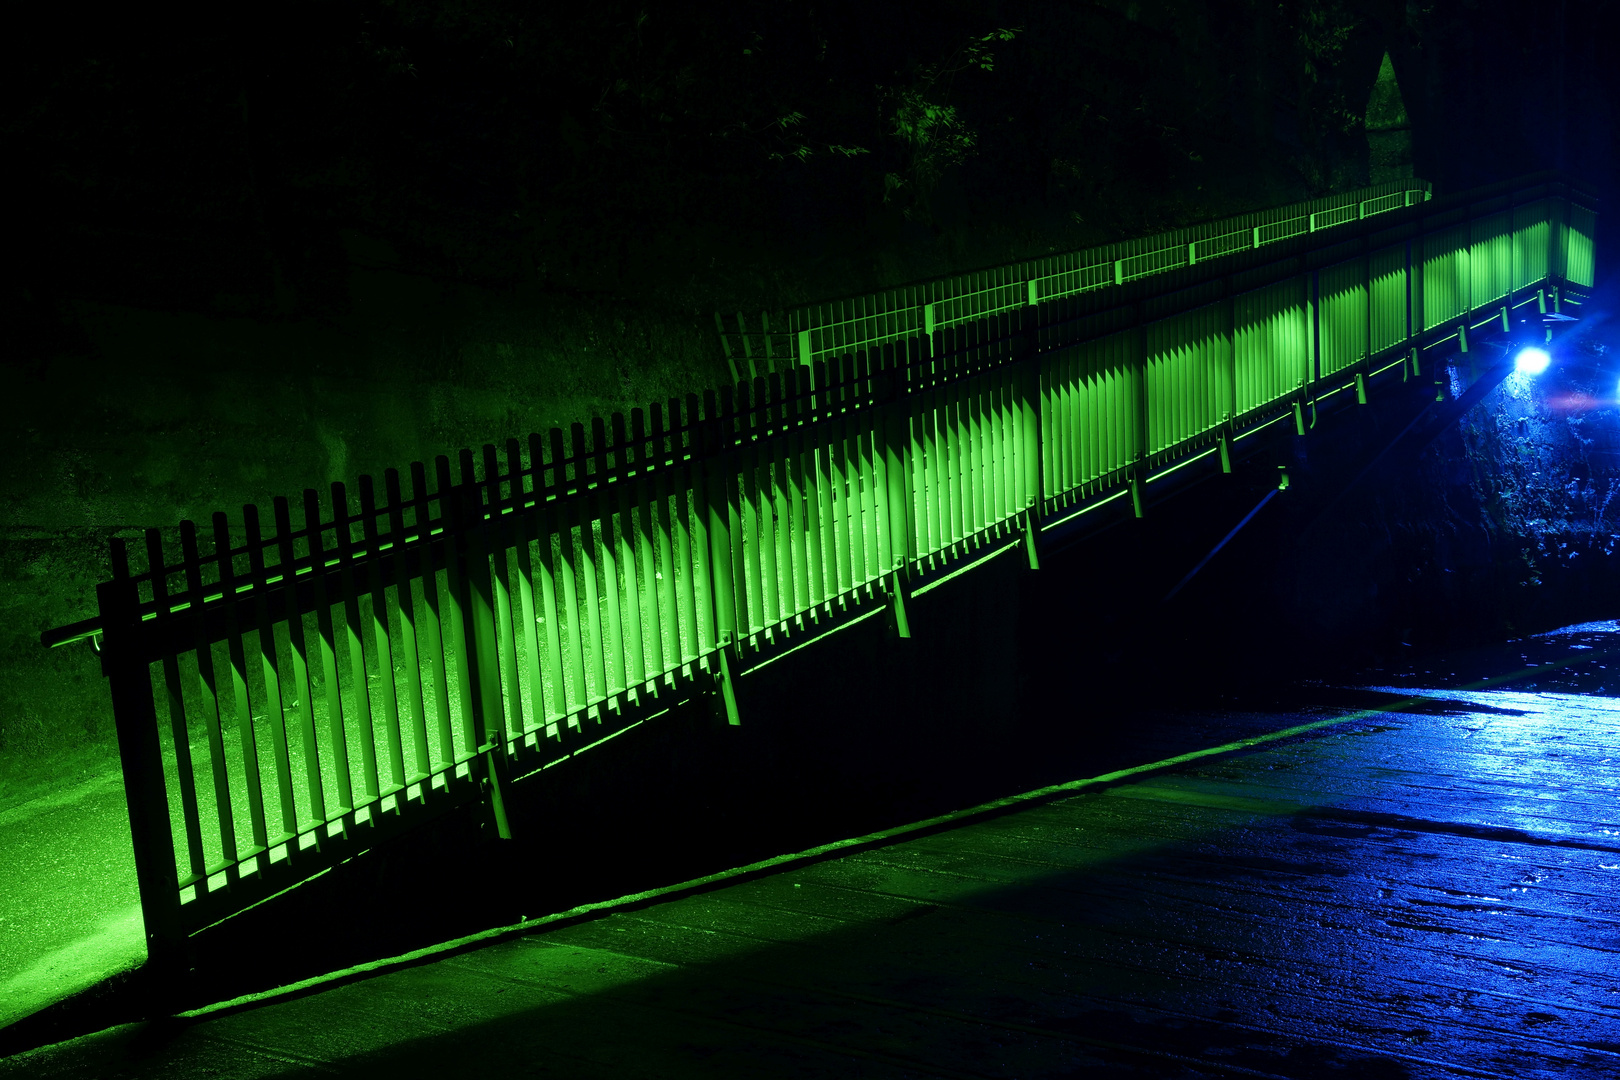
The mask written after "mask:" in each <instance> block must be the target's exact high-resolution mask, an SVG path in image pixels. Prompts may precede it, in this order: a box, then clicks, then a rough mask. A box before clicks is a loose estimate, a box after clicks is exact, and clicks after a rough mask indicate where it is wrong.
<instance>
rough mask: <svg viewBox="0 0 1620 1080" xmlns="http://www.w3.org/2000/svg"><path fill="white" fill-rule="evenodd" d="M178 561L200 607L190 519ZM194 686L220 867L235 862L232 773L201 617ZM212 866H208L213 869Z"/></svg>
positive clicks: (189, 596)
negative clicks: (203, 743) (226, 752)
mask: <svg viewBox="0 0 1620 1080" xmlns="http://www.w3.org/2000/svg"><path fill="white" fill-rule="evenodd" d="M180 560H181V563H182V565H183V566H184V568H185V575H186V593H185V596H186V602H187V604H188V605H189V606H190V607H193V608H195V607H199V606H201V605H202V602H203V595H204V593H203V583H202V572H201V571H202V560H201V559H200V558H199V557H198V554H197V526H196V524H195V523H194V522H191V521H182V522H181V523H180ZM196 631H197V632H196V646H195V655H196V658H197V689H198V690H199V692H200V695H201V696H200V702H201V704H202V724H203V738H204V739H205V740H206V745H207V747H208V764H209V774H210V777H209V778H210V780H211V781H212V783H213V789H214V809H215V812H216V814H217V818H216V822H217V824H218V826H219V849H220V855H221V861H220V863H219V864H217V865H219V866H226V865H230V864H232V863H235V862H236V815H235V814H234V813H233V811H232V808H231V773H230V769H229V767H228V766H227V765H226V763H225V740H224V738H223V736H222V734H221V732H220V721H219V684H218V682H217V681H216V679H215V675H214V650H213V646H212V645H211V644H210V643H209V641H208V639H207V637H206V636H204V633H203V624H202V621H201V620H196ZM213 869H214V867H213V866H210V867H209V871H210V872H212V871H213Z"/></svg>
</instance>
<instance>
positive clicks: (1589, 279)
mask: <svg viewBox="0 0 1620 1080" xmlns="http://www.w3.org/2000/svg"><path fill="white" fill-rule="evenodd" d="M1566 244H1567V248H1566V250H1567V254H1566V255H1565V263H1564V277H1566V278H1568V279H1569V281H1570V283H1571V284H1573V285H1583V286H1586V287H1587V288H1591V286H1592V283H1593V282H1594V281H1595V280H1597V278H1596V274H1597V256H1596V251H1597V214H1596V213H1594V212H1593V211H1591V210H1589V209H1587V208H1586V207H1584V206H1575V205H1571V206H1570V208H1569V226H1568V239H1567V241H1566Z"/></svg>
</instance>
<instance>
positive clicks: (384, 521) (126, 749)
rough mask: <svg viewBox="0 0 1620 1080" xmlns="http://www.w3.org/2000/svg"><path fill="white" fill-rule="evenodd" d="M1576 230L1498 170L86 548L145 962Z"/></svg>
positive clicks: (1219, 443) (1467, 294) (1104, 479)
mask: <svg viewBox="0 0 1620 1080" xmlns="http://www.w3.org/2000/svg"><path fill="white" fill-rule="evenodd" d="M1595 221H1596V218H1595V213H1594V211H1593V205H1592V200H1590V199H1589V198H1587V197H1586V196H1584V195H1581V194H1580V193H1579V192H1575V191H1571V190H1570V189H1569V188H1568V187H1567V186H1566V185H1565V184H1564V183H1563V182H1561V181H1557V180H1553V179H1547V178H1543V177H1534V178H1526V179H1525V180H1521V181H1518V182H1516V183H1515V184H1512V185H1503V186H1501V187H1499V188H1496V189H1490V190H1487V191H1484V192H1477V193H1470V194H1469V195H1467V196H1457V197H1452V198H1448V199H1442V200H1437V201H1435V202H1434V203H1430V204H1422V205H1415V206H1412V207H1410V208H1408V209H1407V210H1405V211H1404V212H1403V213H1401V214H1394V215H1388V216H1387V217H1384V218H1381V219H1380V220H1379V221H1377V222H1371V221H1365V220H1364V221H1362V223H1361V225H1360V227H1359V229H1358V230H1355V231H1354V234H1353V235H1345V234H1344V233H1342V232H1335V233H1333V234H1324V235H1323V236H1317V235H1315V234H1307V235H1305V236H1301V237H1296V238H1294V239H1293V240H1290V241H1284V242H1279V243H1278V244H1276V245H1274V246H1272V247H1270V248H1267V249H1263V250H1260V251H1251V252H1249V253H1248V254H1246V255H1243V256H1241V257H1234V258H1233V259H1231V260H1227V261H1225V262H1223V263H1222V264H1220V266H1219V267H1215V266H1206V265H1202V264H1193V265H1190V266H1184V267H1182V268H1180V269H1179V270H1177V271H1173V272H1167V273H1165V274H1160V275H1157V276H1155V277H1154V278H1151V279H1147V280H1142V281H1138V282H1135V283H1127V284H1125V285H1124V286H1122V287H1121V288H1119V289H1117V290H1108V291H1099V292H1092V293H1074V294H1070V295H1067V296H1064V297H1061V298H1057V299H1052V300H1046V301H1043V302H1042V303H1040V304H1039V305H1037V306H1036V307H1034V308H1031V307H1028V306H1027V305H1025V306H1022V307H1014V308H1009V309H1006V310H1002V311H996V312H993V313H991V314H989V315H986V316H983V317H980V318H977V319H975V320H973V321H971V322H959V323H956V324H954V325H949V326H940V327H936V328H935V329H934V330H933V332H932V333H930V334H928V335H926V336H924V335H913V336H910V337H906V338H902V339H900V340H896V341H891V342H888V343H885V344H883V345H881V346H879V347H876V348H873V349H868V350H864V351H859V352H856V353H851V354H836V355H833V356H831V357H830V358H828V359H816V360H813V361H812V363H811V364H809V365H797V364H796V365H794V366H791V367H788V368H786V369H785V370H778V371H774V372H771V373H770V374H769V375H762V376H760V377H756V378H753V379H750V380H745V381H741V382H739V383H738V384H737V385H735V386H727V387H723V388H721V389H720V390H719V391H717V392H715V391H711V392H708V393H705V394H704V395H702V396H701V397H699V396H698V395H688V396H687V397H686V398H684V399H671V400H670V401H668V402H667V403H664V404H661V405H653V406H651V407H650V408H648V409H646V410H641V409H637V410H634V411H633V412H632V413H631V415H630V416H629V417H628V418H626V417H624V416H623V415H621V414H614V415H613V416H612V417H611V418H610V419H609V420H607V421H603V420H601V419H596V420H593V421H592V422H591V424H590V425H589V428H588V429H587V427H586V426H585V425H581V424H575V425H573V427H572V429H571V430H570V431H569V432H567V433H564V432H563V431H561V430H557V429H553V430H552V431H551V432H549V433H548V435H547V436H545V437H542V436H540V435H531V436H529V437H528V439H527V440H525V441H521V442H520V441H518V440H515V439H514V440H511V441H508V442H507V443H506V444H505V446H504V447H496V446H493V445H486V446H484V447H483V448H482V450H481V452H480V453H478V454H474V453H473V452H472V451H470V450H468V451H462V452H461V453H460V455H459V457H458V460H457V461H456V462H455V467H454V469H452V463H451V461H450V460H449V459H448V458H445V457H440V458H438V459H437V460H436V461H435V462H434V463H433V467H432V468H431V469H429V468H428V467H427V466H426V465H424V464H422V463H417V464H413V465H411V466H410V467H409V469H408V470H406V473H405V474H403V475H402V474H401V473H399V472H396V471H394V470H389V471H388V472H387V473H386V474H385V475H384V477H383V480H382V483H381V484H380V485H379V484H377V483H376V481H374V480H373V479H372V478H370V477H361V478H360V480H359V483H358V485H357V486H356V489H355V490H354V491H350V490H349V488H348V487H346V486H345V485H344V484H342V483H335V484H333V485H331V487H330V489H329V490H327V491H324V492H316V491H306V492H304V494H303V497H302V499H301V501H300V502H299V504H298V505H296V506H295V505H293V504H292V503H291V502H289V501H288V500H286V499H277V500H275V502H274V504H273V506H272V507H271V511H270V514H269V515H268V517H267V518H266V517H265V516H263V515H261V512H260V510H259V509H258V508H257V507H255V506H251V505H250V506H247V507H244V508H243V510H242V512H241V514H240V515H239V516H234V517H233V516H231V515H227V514H223V513H221V514H215V515H214V516H213V519H212V521H211V522H210V524H209V527H207V528H199V527H197V526H196V525H194V524H192V523H190V522H183V523H182V524H181V525H180V527H179V529H178V530H176V531H175V532H174V533H165V532H164V531H162V530H156V529H153V530H147V531H146V533H145V535H144V537H143V542H142V543H140V544H136V545H133V546H132V545H128V544H126V543H125V542H124V541H122V540H115V541H114V543H113V549H112V567H113V576H112V580H110V581H108V582H106V583H103V584H102V585H100V586H99V587H98V600H99V604H100V615H99V617H98V620H96V625H95V627H94V628H93V629H94V631H95V632H100V633H102V634H103V635H104V638H105V644H104V646H103V653H102V656H103V662H104V664H105V666H106V671H107V674H108V676H109V679H110V682H111V689H112V694H113V701H114V712H115V719H116V721H117V726H118V732H119V739H120V750H121V755H122V759H123V763H124V768H125V780H126V787H127V791H128V797H129V804H130V816H131V824H132V828H133V831H134V834H135V840H136V860H137V873H138V876H139V879H140V882H141V891H142V902H143V907H144V909H145V911H146V918H147V928H148V934H149V940H150V941H151V942H152V947H153V949H154V955H156V953H157V952H158V951H159V950H163V949H168V950H171V951H172V950H174V949H178V948H180V947H181V946H182V945H183V942H184V940H185V938H186V937H187V936H188V935H190V934H194V933H196V932H198V931H200V930H202V929H204V928H206V927H208V926H209V925H211V924H212V923H214V922H217V921H219V920H220V919H223V918H226V917H228V916H230V915H232V914H233V913H235V912H238V911H240V910H242V909H243V908H245V907H247V906H250V905H252V904H254V903H256V902H258V901H259V900H261V899H263V898H265V897H267V896H270V895H272V894H274V893H275V892H277V891H279V890H281V889H284V888H286V887H287V886H289V885H291V884H295V883H297V882H298V881H301V880H304V879H306V878H308V877H310V876H311V875H313V874H315V873H318V872H320V871H322V870H324V869H326V868H327V867H330V866H332V865H334V864H335V863H336V862H337V861H341V860H342V859H343V858H346V857H348V856H349V855H350V854H353V853H354V852H356V851H358V850H363V849H364V848H365V847H368V846H370V845H371V844H373V843H375V842H376V841H377V840H378V839H380V838H382V837H385V836H387V835H390V834H392V833H395V832H398V831H400V830H403V829H406V828H409V827H412V826H414V825H416V824H418V823H420V822H422V821H425V820H426V819H427V818H429V817H431V816H432V815H434V814H437V813H439V812H442V811H443V810H445V809H448V808H450V807H452V806H455V805H458V804H461V803H465V802H468V801H471V800H484V801H485V802H487V803H488V804H489V806H490V809H491V813H492V814H493V817H494V821H495V824H496V826H497V828H498V829H501V830H504V829H505V828H506V824H505V818H504V812H503V810H502V805H503V804H502V798H503V796H502V790H503V785H505V784H508V783H510V782H511V780H512V779H513V778H514V777H519V776H522V775H527V774H532V773H533V772H536V771H538V770H541V769H543V768H545V767H547V766H548V765H550V764H552V763H555V762H557V761H560V760H562V759H563V758H565V757H567V756H568V755H569V754H571V753H573V752H577V751H578V750H580V749H582V748H585V747H587V746H588V745H590V744H591V743H593V742H594V741H597V740H599V739H601V738H603V737H606V736H607V735H610V734H612V733H614V732H616V731H618V730H622V729H623V728H624V727H625V726H626V725H628V724H630V723H634V722H639V721H640V720H643V719H648V718H651V717H653V716H656V715H657V714H658V713H659V712H661V711H662V710H664V709H667V708H668V707H670V705H671V704H672V703H673V702H675V701H677V700H680V699H681V698H682V697H683V696H685V697H689V696H691V694H692V693H694V692H696V691H704V692H708V691H709V690H711V689H712V690H713V691H714V692H715V693H716V694H717V696H718V697H721V698H723V699H724V701H725V703H726V704H725V708H724V710H723V711H724V713H725V714H726V715H727V716H728V718H729V719H730V720H731V721H732V722H734V723H735V722H737V719H738V717H737V712H736V708H735V698H734V695H733V693H732V689H731V678H732V668H733V667H734V666H735V665H736V664H737V663H738V662H739V661H740V660H741V659H742V658H743V657H744V656H745V655H746V654H748V653H749V652H750V651H751V650H753V649H755V648H756V647H757V646H758V645H759V644H760V642H761V641H762V640H771V639H783V640H791V639H792V638H793V636H794V635H796V634H798V633H801V632H804V631H806V630H808V629H809V628H811V627H812V626H813V625H814V624H815V623H816V622H817V621H818V620H821V619H833V620H836V619H838V618H839V617H840V613H841V612H844V611H853V610H855V609H858V608H863V607H870V606H871V605H873V604H877V603H887V604H889V605H891V607H892V608H898V610H900V611H901V612H902V613H903V605H904V598H905V595H906V593H907V591H908V589H910V588H911V582H912V581H913V580H915V579H916V578H917V577H918V575H926V574H944V573H947V572H954V570H953V569H952V568H953V567H956V566H959V565H965V564H966V561H967V560H970V559H974V558H977V557H980V556H981V555H982V553H983V551H984V550H985V548H986V546H987V545H993V544H997V543H1002V542H1011V541H1012V540H1013V539H1016V538H1019V537H1023V538H1024V539H1025V541H1026V542H1027V543H1028V544H1029V545H1030V550H1031V558H1032V561H1033V558H1034V555H1033V553H1034V542H1035V536H1036V535H1037V533H1038V532H1039V530H1040V529H1041V528H1043V527H1052V526H1054V525H1056V524H1060V523H1061V522H1062V521H1063V520H1066V515H1067V516H1070V517H1072V515H1073V514H1075V513H1077V512H1080V511H1082V510H1084V509H1086V508H1088V507H1091V506H1096V505H1100V504H1101V503H1103V502H1106V501H1109V500H1111V499H1113V498H1116V497H1122V496H1124V495H1127V494H1128V495H1130V496H1131V497H1132V501H1133V503H1134V504H1135V507H1136V512H1138V513H1140V512H1141V506H1142V503H1141V487H1142V485H1143V484H1144V483H1145V482H1146V481H1147V480H1148V479H1150V478H1151V477H1150V476H1149V474H1150V473H1151V472H1153V471H1154V470H1159V471H1161V473H1162V471H1164V470H1171V469H1174V468H1177V467H1179V465H1180V464H1181V463H1185V462H1188V461H1190V460H1193V459H1195V458H1197V457H1200V456H1202V455H1205V454H1209V453H1213V452H1215V450H1216V449H1220V450H1222V451H1225V450H1226V449H1227V448H1228V447H1229V445H1230V441H1231V440H1233V439H1236V438H1239V437H1243V436H1244V435H1245V434H1247V433H1252V432H1253V431H1256V430H1259V429H1260V428H1261V427H1263V426H1265V425H1268V424H1270V423H1273V422H1275V421H1276V420H1279V419H1286V418H1287V417H1289V416H1290V415H1292V417H1293V418H1294V420H1295V422H1296V424H1297V425H1298V426H1299V430H1300V431H1301V432H1303V430H1304V422H1303V415H1304V410H1306V409H1308V408H1311V407H1312V403H1313V402H1314V401H1315V400H1316V399H1317V398H1318V397H1320V396H1322V395H1324V394H1327V393H1332V392H1337V391H1338V390H1339V389H1343V388H1346V387H1348V386H1351V385H1356V386H1358V387H1361V388H1363V389H1364V382H1363V380H1364V379H1365V378H1367V377H1369V376H1370V375H1371V374H1374V373H1376V371H1378V370H1385V369H1388V368H1389V367H1391V366H1399V365H1410V367H1409V368H1408V369H1407V370H1408V371H1409V372H1411V373H1415V371H1416V357H1417V353H1418V350H1419V349H1420V348H1428V347H1434V346H1437V345H1440V344H1444V343H1446V342H1449V341H1450V340H1451V339H1453V338H1455V339H1458V347H1460V348H1463V349H1465V350H1466V348H1467V337H1468V333H1469V332H1470V330H1475V331H1477V330H1478V329H1479V328H1480V327H1481V326H1485V325H1487V324H1491V323H1496V322H1498V321H1500V323H1501V324H1502V325H1503V326H1504V328H1505V327H1507V326H1508V325H1509V324H1510V321H1511V320H1512V319H1513V318H1514V317H1515V316H1514V313H1515V312H1520V311H1522V309H1524V308H1525V307H1526V306H1527V305H1532V304H1534V305H1537V310H1538V311H1540V310H1542V309H1545V310H1546V311H1547V312H1548V313H1549V314H1557V313H1558V312H1559V311H1560V306H1561V305H1563V304H1566V303H1576V302H1578V300H1579V298H1580V296H1581V294H1582V291H1583V290H1585V289H1589V287H1590V286H1591V285H1592V267H1593V247H1592V245H1593V238H1594V233H1595ZM1380 365H1381V367H1380ZM899 625H900V626H901V627H903V626H904V625H905V624H904V618H903V614H902V615H901V616H900V618H899ZM68 629H69V630H73V629H74V628H68ZM86 632H90V631H86ZM901 632H906V631H904V630H903V629H902V630H901ZM48 636H49V635H48ZM72 636H82V634H80V635H75V634H68V633H65V632H64V633H59V634H57V635H55V637H54V639H53V640H68V639H69V638H70V637H72Z"/></svg>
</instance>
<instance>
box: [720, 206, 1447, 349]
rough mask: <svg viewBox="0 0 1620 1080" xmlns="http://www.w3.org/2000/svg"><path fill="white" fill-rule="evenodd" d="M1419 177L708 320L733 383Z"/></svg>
mask: <svg viewBox="0 0 1620 1080" xmlns="http://www.w3.org/2000/svg"><path fill="white" fill-rule="evenodd" d="M1430 192H1431V187H1430V185H1429V183H1428V182H1427V181H1425V180H1396V181H1390V182H1388V183H1384V184H1377V185H1374V186H1371V187H1366V188H1359V189H1357V190H1355V191H1347V192H1343V193H1340V194H1338V195H1329V196H1324V197H1322V198H1319V199H1311V200H1308V201H1306V202H1301V203H1294V204H1292V205H1289V206H1279V207H1268V208H1267V209H1264V210H1258V211H1254V212H1252V213H1248V214H1240V215H1238V216H1236V217H1231V218H1225V219H1222V220H1219V221H1211V222H1203V223H1200V224H1197V225H1189V226H1186V227H1183V228H1180V229H1172V230H1170V231H1168V232H1164V233H1159V234H1157V235H1155V236H1148V237H1142V238H1138V239H1133V240H1123V241H1119V242H1117V243H1113V244H1104V245H1101V246H1098V247H1092V248H1085V249H1082V250H1079V251H1070V252H1063V253H1060V254H1056V255H1049V256H1045V257H1043V258H1039V259H1029V260H1025V261H1022V262H1017V263H1010V264H1008V265H1005V266H998V267H993V268H991V269H987V270H979V271H975V272H972V273H968V274H957V275H954V276H952V277H946V278H939V279H937V280H934V281H926V282H922V283H920V284H916V285H907V286H902V287H900V288H896V289H888V290H884V291H882V292H876V293H870V294H867V295H865V296H854V297H847V298H844V299H841V300H834V301H829V302H827V303H823V304H813V305H811V306H808V307H803V308H798V309H796V310H793V311H791V312H788V313H787V315H786V318H785V319H784V318H782V317H780V316H779V317H778V319H777V320H776V324H775V325H774V326H773V325H772V321H771V318H770V316H769V314H762V315H760V316H759V322H758V325H757V326H756V325H752V324H751V321H750V320H749V319H747V318H745V317H744V316H743V315H742V313H741V312H738V313H737V315H736V317H735V321H734V322H733V320H732V319H730V318H724V317H722V316H721V315H720V314H719V313H716V314H715V326H716V329H717V330H718V332H719V334H720V339H721V343H722V345H723V347H724V349H725V352H726V356H727V358H728V360H729V361H730V362H731V365H732V369H733V371H734V372H735V373H736V375H737V377H752V376H753V375H755V374H765V373H768V372H770V371H774V370H777V369H778V368H781V367H784V366H786V365H789V364H795V363H797V364H805V363H810V362H812V361H814V360H822V359H827V358H828V357H831V356H835V355H838V354H841V353H850V352H860V351H863V350H867V349H871V348H874V347H876V346H878V345H882V344H884V343H885V342H889V341H898V340H900V339H901V338H905V337H911V336H914V335H917V334H922V335H928V334H932V333H933V332H934V331H935V330H943V329H948V328H949V327H952V326H956V325H959V324H961V323H964V322H972V321H974V320H976V319H981V318H985V317H987V316H990V315H994V314H997V313H999V312H1002V311H1010V310H1012V309H1014V308H1019V307H1027V306H1030V305H1034V304H1039V303H1042V302H1044V301H1047V300H1054V299H1059V298H1061V297H1065V296H1071V295H1073V294H1075V293H1078V292H1085V291H1089V290H1092V289H1102V288H1107V287H1109V286H1113V285H1122V284H1124V283H1126V282H1129V281H1135V280H1137V279H1138V278H1141V277H1145V276H1147V275H1150V274H1158V273H1163V272H1165V271H1168V270H1175V269H1179V268H1181V267H1184V266H1192V265H1196V264H1197V263H1199V262H1201V261H1202V262H1207V261H1209V260H1210V259H1214V258H1219V257H1221V256H1224V255H1230V254H1233V253H1235V252H1239V251H1252V250H1254V249H1256V248H1260V247H1263V246H1265V245H1268V244H1274V243H1277V242H1279V241H1282V240H1288V239H1292V238H1294V237H1296V236H1306V235H1310V234H1313V233H1315V232H1317V231H1319V230H1323V229H1329V228H1332V227H1334V226H1336V225H1343V224H1346V223H1349V222H1352V221H1361V220H1364V219H1366V218H1369V217H1374V216H1377V215H1380V214H1385V213H1388V212H1389V211H1392V210H1398V209H1402V208H1404V207H1407V206H1411V205H1413V204H1415V203H1419V202H1422V201H1424V200H1426V199H1428V198H1429V197H1430Z"/></svg>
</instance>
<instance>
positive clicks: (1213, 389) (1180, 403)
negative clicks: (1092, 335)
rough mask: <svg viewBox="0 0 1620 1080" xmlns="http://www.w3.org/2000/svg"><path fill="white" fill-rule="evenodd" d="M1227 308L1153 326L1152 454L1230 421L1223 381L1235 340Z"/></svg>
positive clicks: (1149, 332) (1211, 307)
mask: <svg viewBox="0 0 1620 1080" xmlns="http://www.w3.org/2000/svg"><path fill="white" fill-rule="evenodd" d="M1226 312H1227V308H1226V305H1225V304H1206V305H1204V306H1203V307H1200V308H1195V309H1193V310H1192V311H1186V312H1182V313H1181V314H1179V315H1172V316H1170V317H1169V318H1167V319H1159V320H1156V321H1154V322H1150V323H1148V324H1147V326H1146V328H1145V330H1146V339H1147V340H1146V349H1147V397H1148V452H1149V453H1152V454H1158V453H1162V452H1164V451H1165V450H1168V449H1170V448H1171V447H1172V446H1175V445H1176V444H1177V443H1180V442H1184V441H1186V440H1187V439H1190V438H1193V437H1194V436H1196V435H1199V434H1202V433H1203V432H1206V431H1208V430H1210V429H1211V428H1213V427H1215V426H1216V425H1217V424H1219V423H1220V422H1221V421H1222V420H1223V419H1225V415H1224V414H1225V413H1226V412H1227V411H1228V406H1227V405H1226V402H1227V401H1229V400H1230V392H1229V391H1228V390H1227V388H1226V386H1225V385H1223V384H1224V379H1223V378H1222V375H1223V373H1224V372H1225V370H1226V369H1227V362H1226V357H1227V356H1228V354H1229V352H1230V350H1231V348H1232V339H1231V337H1230V335H1229V334H1228V332H1227V329H1226V325H1225V324H1226Z"/></svg>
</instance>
